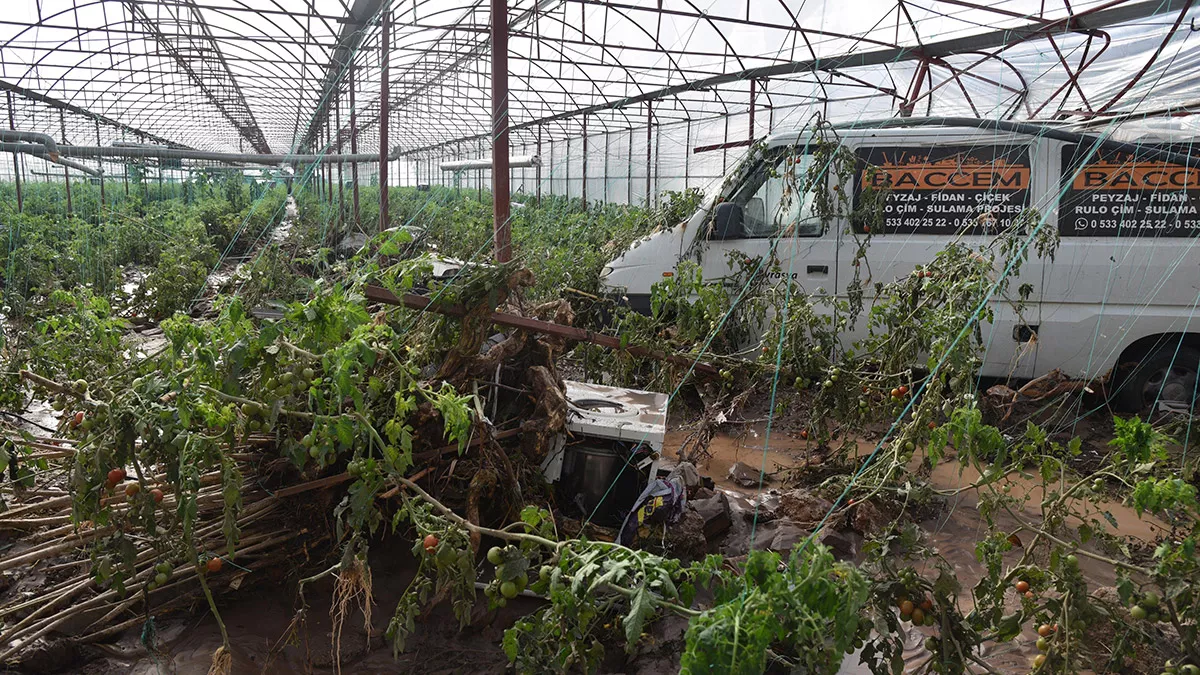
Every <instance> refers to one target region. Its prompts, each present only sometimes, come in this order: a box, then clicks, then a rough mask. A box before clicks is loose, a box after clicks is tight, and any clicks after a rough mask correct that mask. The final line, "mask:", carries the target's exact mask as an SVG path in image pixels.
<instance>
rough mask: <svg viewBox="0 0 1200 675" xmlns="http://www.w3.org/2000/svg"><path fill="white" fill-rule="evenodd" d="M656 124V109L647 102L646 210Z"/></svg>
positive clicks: (648, 205) (648, 200)
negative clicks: (653, 135)
mask: <svg viewBox="0 0 1200 675" xmlns="http://www.w3.org/2000/svg"><path fill="white" fill-rule="evenodd" d="M653 123H654V107H653V105H652V104H651V103H650V101H646V208H650V189H651V188H650V165H651V163H652V162H653V158H652V157H651V154H652V153H651V150H652V149H653V148H652V146H651V144H652V142H653V138H652V134H653V132H654V129H653V127H652V126H651V125H652V124H653Z"/></svg>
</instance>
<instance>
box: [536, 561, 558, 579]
mask: <svg viewBox="0 0 1200 675" xmlns="http://www.w3.org/2000/svg"><path fill="white" fill-rule="evenodd" d="M552 574H554V568H553V567H551V566H549V565H542V569H540V570H538V578H539V579H541V580H542V581H546V580H548V579H549V578H550V576H551V575H552Z"/></svg>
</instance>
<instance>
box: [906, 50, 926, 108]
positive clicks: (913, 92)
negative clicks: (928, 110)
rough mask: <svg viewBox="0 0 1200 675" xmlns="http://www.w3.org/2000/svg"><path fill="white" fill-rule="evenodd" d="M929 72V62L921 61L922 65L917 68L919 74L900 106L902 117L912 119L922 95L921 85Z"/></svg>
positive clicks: (915, 76) (916, 74)
mask: <svg viewBox="0 0 1200 675" xmlns="http://www.w3.org/2000/svg"><path fill="white" fill-rule="evenodd" d="M928 72H929V61H926V60H925V59H921V64H920V65H919V66H917V72H916V73H915V74H914V75H913V81H912V86H911V87H909V90H908V96H907V97H906V98H905V100H904V101H903V102H902V103H901V104H900V116H901V117H912V114H913V107H915V106H916V104H917V97H918V96H920V95H921V85H923V84H924V83H925V74H926V73H928Z"/></svg>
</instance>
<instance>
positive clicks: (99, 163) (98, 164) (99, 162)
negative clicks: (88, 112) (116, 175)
mask: <svg viewBox="0 0 1200 675" xmlns="http://www.w3.org/2000/svg"><path fill="white" fill-rule="evenodd" d="M96 145H100V120H96ZM96 167H97V168H99V169H100V170H103V169H104V160H102V159H99V158H97V159H96ZM105 201H106V200H105V199H104V174H103V173H102V174H100V207H99V208H98V209H97V213H99V212H103V211H104V202H105Z"/></svg>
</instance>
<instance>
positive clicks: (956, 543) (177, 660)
mask: <svg viewBox="0 0 1200 675" xmlns="http://www.w3.org/2000/svg"><path fill="white" fill-rule="evenodd" d="M686 436H687V434H686V432H684V431H672V432H670V433H668V434H667V438H666V442H665V448H666V454H667V455H668V457H669V458H670V459H675V451H676V449H677V448H679V447H680V444H681V443H682V442H683V440H684V439H685V438H686ZM806 445H808V444H807V443H806V442H805V441H804V440H801V439H798V438H794V437H792V436H789V435H788V434H786V433H784V432H774V433H772V434H771V438H770V443H769V446H768V444H767V443H766V434H765V430H764V429H763V427H762V426H761V425H757V426H750V425H746V426H745V427H742V428H741V429H740V430H739V433H736V434H720V435H718V436H717V437H716V438H714V439H713V441H712V443H711V444H710V446H709V451H710V453H711V456H710V457H709V458H708V460H707V461H705V462H702V464H701V466H700V469H701V473H702V474H704V475H708V476H710V477H712V479H713V481H714V482H715V483H716V485H717V486H718V487H720V488H722V489H724V490H727V491H729V492H732V493H737V494H740V495H742V496H743V498H744V499H748V500H753V499H754V498H755V497H756V496H757V495H758V493H759V490H758V489H757V488H745V487H742V486H739V485H736V484H735V483H733V482H732V481H731V480H730V479H729V476H728V472H729V467H730V466H732V465H733V464H734V463H736V462H739V461H740V462H744V463H746V464H748V465H750V466H751V467H755V468H758V467H762V468H763V469H764V471H765V472H766V473H767V474H768V475H769V476H772V477H773V480H771V481H770V482H768V483H766V484H765V485H764V486H763V491H764V492H766V491H770V490H772V489H780V488H781V480H782V478H783V476H782V475H780V472H781V469H786V468H790V467H794V466H798V465H800V464H802V463H803V462H804V461H805V459H806V457H809V456H810V454H809V453H808V451H807V450H806ZM765 446H766V448H765V450H764V447H765ZM873 448H874V443H863V444H862V445H861V452H870V451H871V450H872V449H873ZM918 464H919V462H914V463H913V465H912V468H913V470H914V471H915V470H916V468H917V466H918ZM978 476H979V474H978V472H976V471H975V470H974V469H971V468H967V469H965V470H964V471H963V472H962V474H961V475H960V473H959V465H958V463H957V462H956V461H955V460H946V461H943V462H942V463H941V464H939V465H938V466H937V467H935V468H934V469H933V471H932V473H931V476H930V481H931V483H932V485H933V486H934V487H935V488H936V489H938V490H943V491H953V490H956V489H958V488H962V487H964V486H966V485H969V484H971V483H972V482H973V481H974V480H976V479H977V478H978ZM1007 478H1008V482H1009V484H1010V485H1011V492H1010V495H1011V496H1013V497H1016V498H1018V499H1022V498H1024V497H1025V496H1027V495H1028V496H1029V497H1030V501H1028V502H1027V503H1026V507H1025V509H1024V511H1023V513H1022V516H1021V517H1022V518H1025V519H1028V521H1029V522H1031V523H1036V522H1037V521H1038V517H1037V512H1038V505H1039V504H1040V501H1041V499H1042V498H1043V490H1042V488H1041V487H1040V486H1039V485H1037V484H1035V481H1034V480H1031V479H1026V478H1023V477H1021V476H1020V475H1018V474H1010V475H1009V476H1008V477H1007ZM1104 508H1105V510H1107V511H1108V512H1109V513H1110V514H1111V515H1112V516H1113V517H1114V518H1115V519H1116V521H1117V523H1118V525H1119V528H1120V532H1121V534H1123V535H1127V536H1133V537H1135V538H1138V539H1142V540H1144V541H1153V540H1154V539H1155V538H1156V537H1157V536H1159V535H1160V534H1162V533H1163V532H1165V529H1164V526H1163V524H1162V523H1161V522H1158V521H1156V520H1154V519H1151V518H1138V517H1137V515H1136V514H1135V513H1134V512H1133V510H1132V509H1129V508H1128V507H1125V506H1123V505H1121V504H1119V503H1109V504H1105V505H1104ZM1097 517H1099V518H1102V516H1099V515H1097ZM997 519H998V521H999V523H1000V524H1001V526H1002V527H1004V528H1005V529H1010V528H1011V529H1015V525H1016V523H1015V521H1013V520H1012V519H1011V517H1009V516H1008V515H1007V514H1001V515H1000V516H998V518H997ZM921 525H922V526H923V527H924V529H925V530H926V532H927V533H928V537H929V542H930V543H931V544H932V545H933V546H935V547H936V548H937V550H938V552H939V553H940V554H941V555H942V556H943V557H944V558H945V559H946V561H947V562H948V563H949V564H950V565H951V566H953V568H954V570H955V573H956V576H957V578H958V581H959V583H960V584H961V586H962V589H963V590H962V593H961V594H960V597H959V601H960V604H961V605H962V609H963V611H964V612H967V611H970V609H971V606H972V604H973V603H972V597H971V589H972V588H973V587H974V585H975V584H976V583H977V582H978V581H979V579H980V578H982V576H983V575H984V574H985V569H984V566H983V564H982V563H980V562H979V561H978V560H977V559H976V558H975V543H976V542H977V541H979V540H980V539H981V538H982V537H984V536H985V535H986V533H987V528H986V525H985V524H984V522H983V520H982V518H981V517H980V515H979V511H978V495H977V494H976V493H975V491H973V490H971V491H963V492H960V493H958V494H957V495H954V496H950V497H946V508H944V509H942V510H941V511H940V512H939V513H938V515H937V516H935V517H933V518H930V519H929V520H927V521H925V522H923V523H922V524H921ZM1023 538H1024V539H1025V540H1028V539H1029V538H1031V537H1030V535H1028V534H1024V533H1023ZM1020 555H1021V551H1020V550H1016V551H1013V552H1012V553H1010V554H1009V558H1008V560H1007V561H1006V562H1008V563H1009V564H1013V563H1015V562H1016V560H1017V559H1018V558H1019V557H1020ZM400 557H401V558H402V557H403V556H400ZM394 565H395V563H393V566H394ZM381 567H383V568H384V569H381V570H379V572H380V573H379V574H377V575H376V576H375V578H376V581H377V587H376V592H377V597H376V600H377V606H376V610H377V612H376V615H377V617H376V624H377V626H376V631H373V632H374V633H376V637H374V639H373V640H372V642H373V643H374V644H373V645H372V646H373V647H374V648H373V649H370V650H369V651H368V650H363V649H362V647H363V646H364V645H358V644H355V645H351V644H347V645H345V646H344V649H345V651H348V652H350V653H351V654H352V656H351V657H350V658H349V659H348V661H349V663H347V664H346V665H344V666H343V668H342V672H346V673H349V672H431V673H452V672H468V671H470V672H489V673H490V672H496V673H501V672H505V669H506V660H505V658H504V656H503V653H502V652H501V651H500V648H499V637H500V634H499V632H500V630H499V629H500V627H499V626H497V625H494V624H493V625H491V626H489V627H485V628H483V629H482V630H480V631H479V632H477V633H475V634H474V635H465V634H462V633H459V631H458V630H457V626H456V625H454V624H453V622H452V621H445V620H443V621H435V622H431V624H432V625H430V626H428V627H422V628H423V629H419V631H418V632H419V633H421V634H420V635H414V636H413V640H412V641H410V646H409V650H410V651H409V652H407V653H405V654H402V655H401V657H400V660H399V661H394V660H393V659H392V655H391V653H390V650H389V649H386V648H383V649H381V648H378V646H377V645H379V643H380V642H381V638H380V637H378V632H382V628H383V627H384V626H385V625H386V616H387V615H388V614H390V611H391V609H392V608H393V607H394V604H395V601H396V600H397V599H398V597H399V595H400V594H401V593H403V590H404V585H405V583H406V580H407V578H409V577H408V574H407V573H408V570H403V571H401V570H387V569H386V568H387V567H388V565H387V564H386V563H385V564H383V565H381ZM1080 568H1081V570H1082V571H1083V573H1084V576H1085V578H1086V579H1087V580H1088V582H1089V585H1090V586H1091V588H1093V589H1095V588H1097V587H1100V586H1111V585H1112V584H1113V581H1114V579H1113V574H1112V570H1111V569H1110V568H1108V567H1107V566H1106V565H1104V564H1102V563H1098V562H1096V561H1093V560H1091V559H1089V558H1087V557H1084V556H1080ZM387 572H393V573H392V574H388V573H387ZM928 573H929V574H933V573H934V572H933V570H932V569H929V570H928ZM385 579H386V580H387V581H385ZM322 590H329V589H322ZM285 595H286V593H273V592H270V591H267V592H264V593H262V594H259V595H254V596H250V597H247V598H245V599H244V601H242V602H235V603H233V604H232V605H231V606H229V607H227V608H225V609H224V610H223V614H224V616H225V617H226V621H227V622H228V623H229V624H230V626H231V629H232V631H231V632H232V634H231V639H232V642H233V652H234V657H235V671H234V672H263V671H264V670H265V672H269V673H280V674H283V673H289V674H290V673H301V672H325V673H330V672H333V669H332V668H330V667H329V666H328V661H329V655H328V652H329V646H328V642H327V640H328V639H329V633H328V630H329V625H328V623H329V620H328V614H327V611H326V607H327V605H326V606H325V607H321V606H320V605H318V607H314V608H313V611H312V613H311V615H310V616H311V619H310V622H311V623H310V626H309V634H310V640H313V642H312V643H309V644H303V641H301V643H300V644H295V645H294V646H292V647H289V648H287V649H285V650H284V651H283V653H282V654H279V655H278V656H277V657H276V659H275V660H274V661H273V662H272V663H271V664H270V666H269V667H267V668H265V669H264V668H263V666H264V665H265V662H266V661H267V659H268V657H269V651H270V646H271V645H273V644H275V643H276V642H277V641H278V640H279V638H280V636H282V635H283V634H284V633H285V632H286V628H287V623H288V621H289V619H290V618H291V614H292V611H293V610H294V607H293V606H292V598H290V597H284V596H285ZM326 595H327V593H322V592H321V591H320V590H317V589H314V592H313V594H312V596H313V597H314V598H319V600H318V602H319V603H323V602H326V601H327V598H326V597H325V596H326ZM1013 595H1014V597H1013V607H1014V608H1015V607H1016V604H1017V603H1016V598H1015V594H1013ZM534 608H535V605H530V606H528V607H524V608H513V609H514V610H516V612H515V613H513V614H512V616H510V617H509V620H510V621H511V620H512V619H513V618H515V616H516V614H519V613H521V612H522V610H523V611H531V610H532V609H534ZM359 621H361V619H359ZM171 623H174V624H175V625H174V626H171ZM181 624H182V625H181ZM359 625H360V626H361V624H359ZM172 627H173V628H175V630H171V628H172ZM162 628H163V629H165V630H164V633H165V635H163V636H162V637H164V638H167V639H166V640H164V642H166V643H167V645H164V647H166V651H168V652H169V654H170V656H168V655H166V654H162V655H159V656H157V657H145V656H142V657H141V658H137V657H133V658H128V659H120V658H118V659H116V660H115V662H114V661H113V660H110V661H108V664H109V665H110V666H116V668H115V669H114V670H104V668H103V666H102V665H100V664H94V665H96V666H98V667H97V668H96V670H92V671H89V672H137V673H145V674H146V675H150V674H151V673H156V672H170V671H172V670H173V671H174V672H177V673H197V674H198V675H202V674H203V673H205V672H207V668H208V665H209V659H210V655H211V653H212V650H213V649H214V648H215V647H216V646H217V645H219V644H220V638H219V635H217V633H216V630H215V626H214V625H212V620H211V617H208V616H207V615H203V616H194V617H190V618H189V617H174V618H173V621H170V620H169V621H168V622H166V623H164V625H163V626H162ZM424 628H427V629H424ZM358 632H359V633H360V634H361V633H362V631H361V630H359V631H358ZM480 633H482V634H480ZM933 634H934V632H933V629H931V628H912V627H911V626H909V627H907V633H906V634H905V636H904V639H905V644H906V650H905V662H906V668H905V670H906V672H917V671H919V670H921V669H922V668H923V667H924V666H926V665H927V662H928V660H929V659H930V656H931V655H930V653H929V652H928V651H926V650H925V649H924V645H923V643H924V640H925V638H926V637H927V636H929V635H933ZM357 639H358V640H362V637H361V635H360V636H357ZM1036 640H1037V635H1036V633H1034V631H1033V629H1032V628H1027V629H1026V631H1025V633H1024V634H1022V635H1021V636H1019V637H1018V638H1017V639H1015V640H1014V641H1012V642H1009V643H1004V644H993V643H986V644H985V645H984V646H983V648H982V652H981V657H982V658H983V659H984V660H985V661H986V662H987V664H988V666H989V667H990V668H991V669H993V670H994V671H995V672H999V673H1004V674H1005V675H1008V674H1010V673H1011V674H1014V675H1015V674H1018V673H1021V674H1024V673H1028V672H1029V670H1030V663H1031V661H1032V659H1033V657H1034V656H1035V655H1036V654H1037V653H1038V652H1037V650H1036V648H1035V646H1034V643H1035V642H1036ZM127 647H129V648H133V647H135V644H130V645H127ZM355 652H358V653H355ZM344 653H345V652H344ZM449 654H454V655H455V656H454V657H453V658H447V657H448V655H449ZM312 657H316V658H315V660H316V661H317V662H318V664H319V665H318V666H317V667H316V668H313V667H311V665H309V664H308V663H307V660H308V659H309V658H312ZM322 662H324V663H322ZM468 663H470V664H473V666H468V665H467V664H468ZM117 664H120V665H117ZM322 666H324V667H322ZM463 668H468V670H463ZM839 672H840V673H845V674H847V675H850V674H853V675H867V674H868V673H869V671H868V670H867V668H866V667H865V666H863V665H860V664H859V662H858V656H857V655H848V656H847V657H846V659H845V660H844V661H843V664H842V667H841V670H840V671H839ZM972 672H983V670H982V669H973V671H972Z"/></svg>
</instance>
